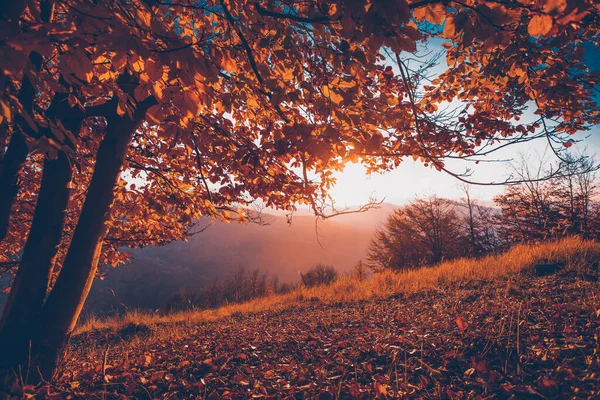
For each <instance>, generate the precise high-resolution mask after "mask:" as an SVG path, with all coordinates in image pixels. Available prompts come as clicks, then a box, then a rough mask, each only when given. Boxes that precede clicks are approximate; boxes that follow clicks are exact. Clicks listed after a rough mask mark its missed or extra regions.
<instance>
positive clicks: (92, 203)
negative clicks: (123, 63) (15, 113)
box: [31, 99, 155, 380]
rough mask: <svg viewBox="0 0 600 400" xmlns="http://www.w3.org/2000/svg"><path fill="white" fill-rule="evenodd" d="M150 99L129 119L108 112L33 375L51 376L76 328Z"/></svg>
mask: <svg viewBox="0 0 600 400" xmlns="http://www.w3.org/2000/svg"><path fill="white" fill-rule="evenodd" d="M153 104H155V101H154V99H152V100H151V101H149V100H147V101H145V102H143V103H141V104H139V105H138V107H137V110H136V112H135V114H134V116H133V119H130V118H129V117H127V116H125V117H116V116H115V117H112V118H108V126H107V131H106V135H105V137H104V139H103V141H102V143H101V144H100V147H99V148H98V153H97V156H96V165H95V167H94V174H93V176H92V180H91V182H90V186H89V188H88V193H87V196H86V199H85V203H84V205H83V208H82V211H81V215H80V217H79V221H78V222H77V227H76V228H75V232H74V233H73V239H72V240H71V244H70V246H69V250H68V252H67V255H66V257H65V260H64V262H63V266H62V269H61V272H60V274H59V276H58V278H57V280H56V284H55V285H54V288H53V289H52V291H51V292H50V294H49V295H48V298H47V300H46V302H45V304H44V306H43V307H42V311H41V313H40V317H39V318H38V320H37V321H36V327H35V329H34V332H33V333H34V337H33V339H32V349H31V350H32V362H33V363H34V365H35V367H34V371H36V372H37V373H36V374H35V376H34V377H33V378H34V380H35V379H41V378H43V379H51V378H52V377H53V376H54V373H55V370H56V366H57V364H58V362H59V361H60V358H61V357H62V354H63V351H64V349H65V346H66V344H67V341H68V339H69V338H70V335H71V333H72V331H73V329H74V328H75V324H76V323H77V319H78V318H79V314H80V313H81V309H82V308H83V304H84V302H85V299H86V297H87V295H88V293H89V291H90V288H91V285H92V282H93V280H94V276H95V274H96V270H97V267H98V259H99V257H100V251H101V249H102V240H103V237H104V234H105V230H106V221H107V220H108V218H109V216H110V208H111V205H112V202H113V200H114V187H115V184H116V183H117V180H118V177H119V174H120V171H121V167H122V165H123V162H124V159H125V154H126V151H127V147H128V144H129V142H130V140H131V138H132V136H133V133H134V132H135V131H136V130H137V128H138V127H139V125H140V123H141V122H142V120H143V118H144V116H145V113H146V110H147V109H148V107H150V106H151V105H153Z"/></svg>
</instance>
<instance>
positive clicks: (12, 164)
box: [0, 2, 42, 240]
mask: <svg viewBox="0 0 600 400" xmlns="http://www.w3.org/2000/svg"><path fill="white" fill-rule="evenodd" d="M15 3H17V2H15ZM29 60H30V62H31V64H32V65H33V67H34V68H35V70H36V71H39V69H40V66H41V65H42V56H40V55H39V54H38V53H36V52H32V53H31V54H30V55H29ZM18 98H19V102H20V103H21V105H22V106H23V109H24V110H25V112H27V113H29V114H30V115H32V114H33V102H34V98H35V89H34V87H33V85H32V84H31V82H30V81H29V78H28V77H27V75H24V76H23V80H22V83H21V90H20V91H19V96H18ZM4 128H8V127H7V126H5V127H4ZM7 133H8V132H3V134H7ZM25 133H26V134H28V135H32V136H33V135H35V132H34V131H33V130H32V129H31V127H30V126H29V125H28V124H27V123H26V122H25V120H24V119H23V118H22V117H21V116H19V115H17V116H15V126H14V128H13V134H12V137H11V139H10V142H9V144H8V149H7V150H6V154H5V155H4V158H3V159H2V160H1V163H0V240H2V239H4V238H5V237H6V234H7V233H8V227H9V225H10V210H11V208H12V204H13V201H14V198H15V196H16V195H17V192H18V190H19V186H18V184H17V181H18V178H19V171H21V167H23V164H24V163H25V159H26V158H27V154H28V153H29V149H28V148H27V142H26V141H25V136H23V135H24V134H25Z"/></svg>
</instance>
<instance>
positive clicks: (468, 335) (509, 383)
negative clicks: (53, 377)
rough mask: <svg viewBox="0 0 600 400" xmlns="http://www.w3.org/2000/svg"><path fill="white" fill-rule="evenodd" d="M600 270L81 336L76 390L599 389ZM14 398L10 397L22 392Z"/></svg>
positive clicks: (172, 394) (570, 394) (291, 394)
mask: <svg viewBox="0 0 600 400" xmlns="http://www.w3.org/2000/svg"><path fill="white" fill-rule="evenodd" d="M599 336H600V284H599V283H598V282H597V276H596V275H589V274H588V275H585V276H584V275H581V274H579V275H578V276H577V274H575V273H563V274H561V273H560V272H559V273H556V274H553V275H551V276H546V277H536V276H534V275H533V274H523V275H520V276H519V277H513V278H509V279H495V280H493V281H487V282H485V281H467V283H465V284H453V285H447V286H446V287H439V288H435V289H428V290H426V291H423V292H421V293H415V294H410V295H402V294H399V295H397V296H394V297H391V298H386V299H381V298H380V299H372V300H366V301H360V302H353V303H343V304H333V305H332V304H325V303H323V302H321V301H320V300H318V299H316V298H306V299H304V300H303V302H302V303H301V305H299V306H294V307H292V308H289V309H285V310H282V311H266V312H260V313H255V314H250V315H243V314H234V315H232V316H230V317H227V318H224V319H221V320H219V321H215V322H208V323H197V322H189V323H186V322H181V323H178V324H177V326H161V325H157V326H153V327H151V328H148V327H146V326H135V325H130V326H126V327H124V328H122V329H121V330H120V331H119V332H118V333H117V334H115V333H114V332H111V333H109V332H108V331H107V332H103V331H91V332H87V333H83V334H80V335H78V336H77V337H75V338H74V339H73V340H72V342H71V348H70V352H69V354H68V356H67V359H66V361H65V364H64V367H63V369H62V371H61V377H60V379H59V380H58V381H57V382H55V383H53V384H47V385H42V386H38V387H36V388H34V387H31V386H25V387H23V388H21V389H15V390H16V391H19V390H23V391H24V393H25V394H26V393H31V394H33V393H36V395H37V397H53V396H56V397H60V398H63V397H67V396H73V397H76V398H102V399H112V398H115V399H116V398H141V399H144V398H148V399H155V398H156V399H167V398H169V399H179V398H235V399H238V398H240V399H241V398H253V397H254V398H323V399H329V398H365V399H366V398H369V399H370V398H376V397H379V398H427V399H429V398H432V399H439V398H441V399H445V398H540V399H544V398H548V399H552V398H556V399H559V398H560V399H563V398H574V397H575V398H600V383H599V382H600V354H599V352H600V341H599ZM16 394H18V393H16Z"/></svg>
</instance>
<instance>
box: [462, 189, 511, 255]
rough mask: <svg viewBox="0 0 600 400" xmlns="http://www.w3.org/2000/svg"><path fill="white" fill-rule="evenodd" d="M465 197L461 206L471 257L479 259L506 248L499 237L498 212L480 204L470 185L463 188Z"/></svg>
mask: <svg viewBox="0 0 600 400" xmlns="http://www.w3.org/2000/svg"><path fill="white" fill-rule="evenodd" d="M462 191H463V193H464V197H462V198H461V199H460V202H459V205H460V206H461V207H462V208H464V209H465V216H464V225H465V232H466V233H467V236H468V241H469V255H470V256H471V257H478V256H481V255H484V254H489V253H495V252H497V251H498V250H500V249H502V248H503V247H504V245H503V243H502V241H501V238H500V237H499V235H498V226H497V221H496V220H497V218H496V214H497V213H496V212H495V210H494V209H493V208H491V207H485V206H482V205H480V204H478V203H479V202H478V200H477V199H476V198H473V196H472V195H471V192H470V188H469V186H468V185H464V186H462Z"/></svg>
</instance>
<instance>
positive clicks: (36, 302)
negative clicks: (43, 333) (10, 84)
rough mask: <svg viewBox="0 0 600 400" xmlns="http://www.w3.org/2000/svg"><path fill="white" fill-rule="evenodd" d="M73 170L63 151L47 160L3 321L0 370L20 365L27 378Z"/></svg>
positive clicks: (1, 322)
mask: <svg viewBox="0 0 600 400" xmlns="http://www.w3.org/2000/svg"><path fill="white" fill-rule="evenodd" d="M71 173H72V171H71V165H70V162H69V159H68V157H67V155H66V154H65V153H64V152H60V153H59V154H58V157H57V158H56V159H55V160H46V161H45V163H44V172H43V175H42V182H41V187H40V192H39V196H38V200H37V205H36V208H35V214H34V216H33V222H32V224H31V230H30V232H29V236H28V238H27V242H26V244H25V247H24V249H23V255H22V258H21V262H20V264H19V269H18V271H17V275H16V277H15V279H14V281H13V284H12V287H11V291H10V295H9V298H8V301H7V303H6V305H5V306H4V312H3V315H2V320H1V321H0V369H6V368H10V367H13V366H15V365H20V366H21V374H22V375H23V377H24V378H25V379H26V378H27V375H29V371H28V365H27V362H28V354H29V344H30V337H31V333H30V332H31V328H32V322H33V321H34V320H35V319H36V318H37V316H38V314H39V312H40V310H41V308H42V304H43V302H44V298H45V297H46V289H47V287H48V275H49V272H50V268H51V267H52V265H53V264H54V260H55V258H56V253H57V248H58V245H59V244H60V242H61V238H62V233H63V227H64V219H65V216H64V213H65V210H66V208H67V204H68V201H69V189H68V184H69V182H70V181H71Z"/></svg>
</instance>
